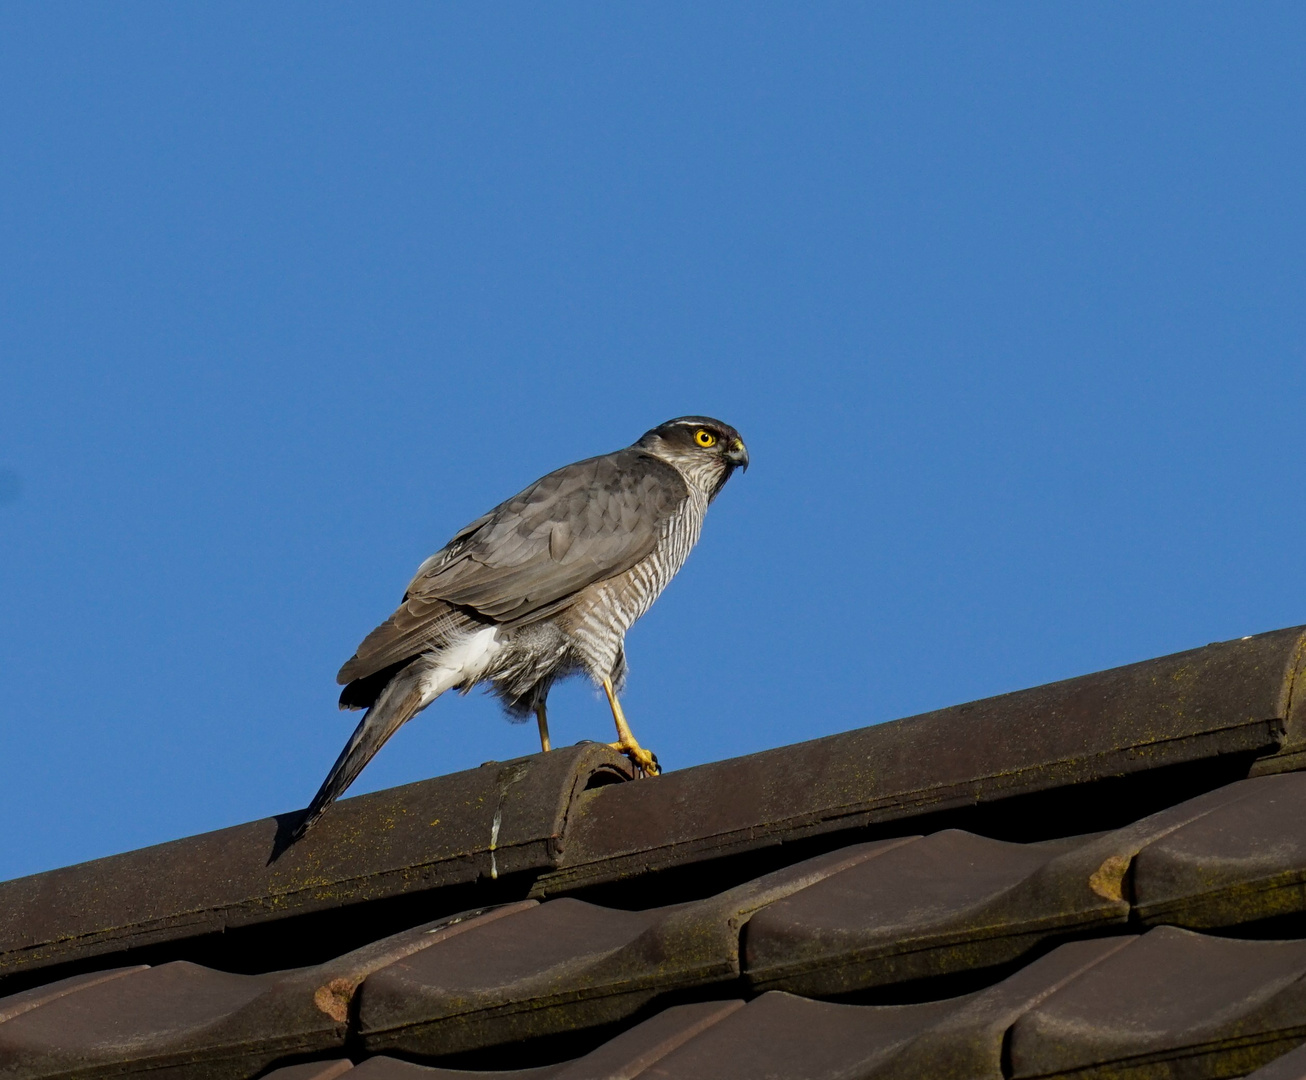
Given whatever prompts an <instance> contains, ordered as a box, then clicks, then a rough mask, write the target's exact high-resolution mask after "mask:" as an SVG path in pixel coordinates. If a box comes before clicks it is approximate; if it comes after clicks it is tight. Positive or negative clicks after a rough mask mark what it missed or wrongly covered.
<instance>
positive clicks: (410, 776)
mask: <svg viewBox="0 0 1306 1080" xmlns="http://www.w3.org/2000/svg"><path fill="white" fill-rule="evenodd" d="M1304 37H1306V9H1302V8H1301V7H1300V6H1299V5H1290V4H1280V5H1274V4H1265V5H1257V6H1256V7H1254V8H1248V7H1245V6H1238V5H1215V4H1191V3H1185V4H1177V3H1176V4H1149V5H1134V4H1086V5H1043V4H1023V5H1022V4H1004V5H981V4H973V5H952V4H949V5H943V4H939V5H934V6H928V5H919V4H913V5H871V4H864V5H834V4H831V5H823V6H818V5H797V4H794V5H767V4H761V5H759V4H755V3H749V4H737V5H726V4H719V3H707V4H701V3H700V4H660V5H642V6H638V5H606V4H588V5H582V4H562V5H549V6H545V7H541V6H539V5H524V4H498V5H494V6H493V8H492V9H487V8H485V7H483V6H477V5H461V6H452V5H448V6H436V5H425V4H407V5H406V4H388V5H383V6H378V5H372V6H368V7H360V6H357V5H330V4H326V5H324V4H312V5H308V4H298V5H296V4H281V5H275V6H272V5H262V4H247V5H241V4H235V3H231V4H223V5H219V6H217V7H202V6H199V5H180V6H179V5H164V4H118V5H97V6H86V5H71V4H56V3H39V4H37V3H31V4H26V5H22V4H11V5H7V6H6V7H5V8H4V9H3V10H0V101H2V104H0V145H2V146H3V153H2V154H0V388H2V389H3V397H2V399H0V401H2V408H3V412H2V413H0V417H2V418H3V419H2V420H0V596H2V597H3V603H2V605H0V676H2V677H3V682H4V693H3V695H2V696H0V738H2V739H3V746H4V757H5V762H6V781H5V783H4V785H3V786H0V821H2V822H3V824H4V829H3V832H4V835H5V841H4V843H3V845H0V877H9V876H14V875H18V874H24V873H30V872H34V871H38V870H42V869H45V868H48V867H52V866H58V865H63V864H66V863H69V862H73V861H77V860H81V859H86V858H93V857H96V856H100V855H104V854H108V853H111V852H114V851H120V850H125V849H128V848H132V847H137V846H140V845H143V844H149V843H154V842H158V841H162V840H167V839H170V838H173V837H178V836H183V835H187V834H190V833H194V832H198V831H202V830H207V829H213V828H218V827H221V826H225V825H229V824H233V823H236V822H240V821H246V820H250V819H253V818H258V817H263V816H266V815H269V814H273V813H277V812H281V811H284V810H289V809H292V808H295V807H299V806H303V805H304V804H305V803H306V802H307V801H308V798H309V797H310V796H311V795H312V793H313V791H314V790H315V789H316V787H317V785H318V783H319V781H320V780H321V779H322V776H323V775H324V773H325V771H326V769H327V768H328V766H329V765H330V764H331V762H332V761H333V760H334V758H335V756H336V754H337V752H338V751H339V749H340V746H341V745H342V744H343V742H344V740H345V738H346V737H347V735H348V733H349V731H350V730H352V727H353V724H354V723H355V721H356V719H357V715H356V714H352V713H338V712H337V711H336V709H335V696H336V687H335V684H334V676H335V672H336V669H337V667H338V666H339V665H340V663H341V662H342V661H344V660H345V659H346V658H347V657H348V656H349V655H350V654H351V652H352V651H353V649H354V646H355V645H356V643H357V642H358V640H359V639H360V638H361V637H362V636H363V635H364V634H365V633H366V632H367V631H368V630H370V629H371V628H372V626H373V625H374V624H375V623H377V622H378V621H380V620H381V619H382V618H384V617H385V616H386V615H387V614H388V613H389V612H390V611H391V609H392V607H393V605H394V604H395V602H396V601H397V600H398V598H399V595H400V593H401V592H402V590H403V587H404V585H405V584H406V582H407V580H408V578H409V576H410V574H411V573H412V571H413V570H414V569H415V567H416V566H417V564H418V563H419V562H420V561H421V560H422V559H423V558H424V557H425V556H426V555H428V554H429V553H430V552H432V551H433V550H435V549H436V548H437V547H438V546H440V545H441V544H442V543H443V542H444V541H445V540H446V539H447V538H448V537H449V536H450V535H451V534H452V533H453V532H454V531H455V530H457V529H458V528H459V527H460V526H462V525H463V524H464V523H466V522H467V521H469V520H470V519H472V518H473V517H475V516H477V515H479V514H480V513H482V512H483V511H484V510H486V509H488V508H489V507H490V506H492V505H493V504H495V503H497V502H498V501H500V500H501V499H503V498H505V497H506V496H508V495H510V494H512V493H513V492H515V491H517V490H518V489H520V488H521V487H523V486H525V485H526V484H527V483H528V482H530V481H531V480H533V479H535V478H536V477H537V476H539V475H541V474H543V473H545V472H548V471H550V470H551V469H553V468H555V467H557V466H559V465H561V464H563V463H565V462H567V461H570V460H574V459H577V458H580V457H586V456H589V455H591V454H595V453H601V452H604V451H607V450H611V449H615V448H617V447H619V446H623V445H625V444H627V443H630V442H632V441H633V440H634V439H635V438H637V437H638V436H639V435H640V433H641V432H643V431H644V430H645V429H647V428H649V427H651V426H653V425H654V424H656V423H658V422H659V421H661V420H664V419H667V418H669V417H671V416H676V415H680V414H683V413H698V412H703V413H710V414H714V415H718V416H720V417H722V418H723V419H725V420H727V421H729V422H730V423H733V424H734V425H736V426H737V427H738V428H739V429H740V430H741V431H742V432H743V434H744V436H745V438H746V439H747V441H748V444H749V448H750V451H751V453H752V459H753V467H752V468H751V469H750V470H749V472H748V473H747V475H745V476H742V477H738V478H736V479H735V480H734V481H732V482H731V484H730V486H729V487H728V488H727V490H726V491H725V492H724V494H723V495H722V497H721V498H720V499H719V500H718V502H717V503H716V504H715V506H714V507H713V510H712V512H711V514H710V515H709V518H708V522H707V527H706V529H705V532H704V538H703V541H702V543H701V544H700V546H699V548H698V550H696V551H695V553H694V555H693V557H692V558H691V560H690V562H689V564H688V566H687V567H686V568H685V570H684V571H683V572H682V573H681V575H680V577H679V578H678V579H677V580H676V581H675V583H674V584H673V585H672V586H671V588H670V589H669V590H668V592H667V593H666V594H665V595H664V596H663V598H662V599H661V600H660V601H659V603H658V605H657V606H656V607H655V608H654V610H653V611H652V612H651V613H650V614H649V615H648V616H647V617H646V618H645V619H644V620H643V621H642V622H641V623H640V624H638V625H637V626H636V628H635V629H634V630H633V632H632V634H631V636H630V638H629V640H628V650H629V655H630V660H631V664H632V669H633V670H632V676H631V680H630V684H629V690H628V694H627V698H626V701H627V712H628V714H629V716H630V718H631V722H632V725H633V726H634V729H635V731H636V733H637V735H638V736H639V737H640V738H641V740H642V741H643V742H644V743H645V744H646V745H648V746H650V747H651V748H653V749H654V750H656V751H657V752H658V754H659V755H660V757H661V759H662V761H663V763H664V765H666V766H667V767H670V768H676V767H683V766H687V765H691V764H695V763H698V762H702V761H707V760H713V759H717V758H721V757H727V756H732V755H736V754H744V753H748V752H751V751H754V750H759V749H762V748H765V747H770V746H776V745H781V744H784V743H790V742H795V741H798V740H801V739H807V738H811V737H815V736H818V735H823V734H828V733H831V732H836V731H841V730H845V729H848V728H852V727H858V726H862V725H865V724H870V723H875V722H878V721H882V720H887V719H890V718H893V717H897V716H903V715H908V714H911V713H914V712H920V711H924V710H927V709H931V708H934V707H938V706H942V705H947V704H951V703H955V702H959V701H966V700H970V699H973V698H977V697H982V696H985V695H989V694H994V693H999V692H1003V691H1006V690H1012V689H1017V688H1020V687H1024V686H1030V685H1034V684H1038V683H1042V682H1047V681H1050V680H1054V679H1059V678H1064V677H1067V676H1071V675H1076V674H1081V673H1084V672H1088V671H1093V670H1097V669H1100V668H1104V667H1108V666H1112V665H1115V664H1120V663H1127V662H1129V661H1133V660H1139V659H1144V658H1147V657H1151V656H1155V655H1159V654H1163V653H1167V652H1172V651H1176V650H1179V649H1184V648H1189V647H1193V646H1197V645H1202V644H1204V643H1206V642H1208V641H1212V640H1222V639H1227V638H1231V637H1238V636H1241V635H1244V634H1250V633H1255V632H1258V631H1262V630H1269V629H1273V628H1276V627H1281V626H1288V625H1293V624H1297V623H1302V622H1306V579H1304V578H1303V572H1302V565H1303V564H1302V558H1301V554H1300V551H1301V537H1302V535H1303V533H1304V532H1306V529H1304V526H1306V511H1304V509H1303V506H1304V504H1303V500H1302V498H1301V494H1300V491H1301V482H1300V460H1299V459H1300V453H1299V449H1298V441H1299V438H1300V432H1301V416H1302V401H1303V391H1304V390H1306V375H1304V374H1303V331H1304V330H1306V310H1304V307H1303V300H1304V298H1306V281H1304V280H1303V279H1304V274H1303V270H1304V268H1306V235H1304V233H1306V229H1304V227H1303V226H1304V220H1306V219H1304V218H1303V183H1302V177H1303V175H1304V174H1306V155H1304V154H1303V142H1304V140H1306V129H1304V128H1303V126H1302V123H1301V117H1302V115H1303V110H1304V107H1306V100H1303V99H1304V97H1306V95H1304V91H1306V67H1303V65H1302V63H1301V49H1302V43H1303V39H1304ZM551 705H552V709H551V715H552V723H553V728H554V735H555V742H557V743H569V742H574V741H576V740H578V739H582V738H595V739H599V738H601V739H605V740H606V739H608V738H610V737H611V735H610V733H609V729H610V720H609V718H608V715H607V712H606V707H605V705H604V703H603V702H602V699H601V697H598V696H596V695H595V693H594V691H593V690H592V689H591V688H590V687H588V686H586V685H582V684H572V685H568V686H566V687H563V688H561V689H559V690H557V691H555V693H554V695H553V698H552V699H551ZM961 737H964V733H959V738H961ZM535 745H536V744H535V734H534V731H533V725H527V726H521V727H517V726H513V725H510V724H508V723H506V722H505V721H504V720H503V719H501V717H500V714H499V712H498V709H497V707H496V706H495V704H494V702H493V701H492V700H491V699H488V698H486V697H483V696H481V695H479V694H475V695H473V696H471V697H469V698H465V699H460V698H446V699H442V700H441V701H439V702H438V703H437V704H436V705H435V706H433V707H432V708H431V709H429V710H428V711H427V712H426V713H424V714H422V715H421V716H420V717H419V718H418V719H417V720H416V721H415V722H414V723H412V724H410V725H408V727H407V728H405V729H404V730H403V731H401V732H400V734H399V735H398V736H396V738H395V739H394V740H393V741H392V743H391V744H390V745H389V746H387V747H386V749H385V750H384V751H383V752H382V753H381V755H380V756H379V757H378V758H377V759H376V760H375V761H374V762H373V763H372V765H371V766H370V767H369V768H368V769H367V770H366V772H365V773H364V774H363V776H362V777H361V779H360V781H359V782H358V784H356V785H355V788H354V789H353V790H354V792H360V791H366V790H373V789H376V788H380V787H388V786H391V785H394V784H399V783H405V782H408V781H412V780H416V779H420V778H423V777H426V776H430V775H434V774H437V773H443V772H448V771H452V770H455V769H462V768H467V767H471V766H475V765H477V764H479V763H480V762H482V761H485V760H488V759H504V758H509V757H513V756H518V755H521V754H525V753H530V752H532V750H533V749H534V748H535Z"/></svg>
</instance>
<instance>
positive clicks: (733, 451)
mask: <svg viewBox="0 0 1306 1080" xmlns="http://www.w3.org/2000/svg"><path fill="white" fill-rule="evenodd" d="M726 460H727V461H728V462H730V464H731V465H737V466H738V467H739V468H741V469H743V470H744V472H748V447H746V446H745V445H744V440H743V439H741V438H739V437H738V436H736V437H735V439H734V441H733V442H731V444H730V449H728V450H727V451H726Z"/></svg>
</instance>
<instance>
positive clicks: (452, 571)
mask: <svg viewBox="0 0 1306 1080" xmlns="http://www.w3.org/2000/svg"><path fill="white" fill-rule="evenodd" d="M688 496H689V490H688V488H687V487H686V486H685V481H684V480H683V479H682V478H681V476H680V474H679V473H678V472H677V471H676V470H675V469H674V468H673V467H672V466H670V465H668V464H667V463H666V462H664V461H661V460H659V459H658V458H655V457H652V456H651V455H649V454H645V453H643V452H642V451H639V450H635V449H627V450H619V451H617V452H616V453H615V454H605V455H604V456H602V457H597V458H590V459H589V460H587V461H578V462H576V463H575V464H574V465H568V466H566V467H565V468H562V469H559V470H558V471H557V472H552V473H550V474H549V475H548V476H545V477H543V478H541V479H540V480H537V481H536V482H535V483H534V484H532V485H531V486H530V487H528V488H527V489H526V490H525V491H523V492H521V493H520V494H518V495H515V496H514V497H513V498H511V499H509V500H508V501H507V502H505V503H502V504H500V505H499V506H497V507H495V509H493V510H491V511H490V512H489V513H488V514H486V515H485V516H484V517H482V518H479V519H477V520H476V521H474V522H472V523H471V524H470V525H468V526H467V527H466V528H465V529H463V530H461V531H460V532H459V533H458V534H457V535H456V536H455V537H454V538H453V539H452V540H451V541H450V542H449V543H448V544H447V545H446V546H445V547H444V548H443V549H441V550H440V551H439V552H437V553H436V554H435V555H432V556H431V558H429V559H427V560H426V562H424V563H423V564H422V566H421V567H420V568H419V569H418V571H417V575H416V576H415V577H414V578H413V580H412V582H411V583H410V584H409V586H408V591H407V592H406V593H405V594H404V600H403V603H402V604H401V605H400V607H399V610H397V611H396V612H395V613H394V615H392V616H391V617H390V618H389V619H387V620H386V621H385V622H384V623H382V624H381V625H380V626H378V627H377V628H376V629H375V630H373V631H372V633H371V634H369V635H368V636H367V638H366V639H365V640H364V641H363V643H362V644H361V645H360V646H359V648H358V653H357V654H356V655H355V656H354V657H353V658H352V659H351V660H350V661H349V662H348V663H347V664H345V666H344V667H343V668H341V670H340V675H339V676H338V679H339V681H340V682H342V683H345V682H349V681H351V680H353V679H359V678H363V677H365V676H367V675H369V674H371V673H373V672H376V671H379V670H381V669H382V668H385V667H387V666H389V665H390V664H394V663H397V662H399V661H401V660H404V659H406V658H407V657H409V656H412V655H414V654H415V653H416V652H419V651H421V649H422V647H424V646H427V647H429V645H428V643H430V642H432V641H434V640H438V638H440V637H443V636H445V635H446V634H447V633H448V632H449V631H450V630H455V629H456V628H457V627H456V624H457V623H459V622H463V623H466V624H472V623H473V621H474V620H477V619H478V618H479V619H480V620H483V621H484V622H487V623H507V622H524V621H529V620H530V619H531V618H532V617H541V616H542V615H543V614H546V613H548V612H551V611H556V610H557V608H558V606H559V604H560V603H563V602H565V601H566V600H567V599H568V598H570V597H571V596H573V595H574V594H575V593H577V592H579V591H580V590H581V589H583V588H584V587H585V586H586V585H590V584H593V583H594V582H596V581H602V580H604V579H606V578H610V577H615V576H616V575H617V574H620V573H622V572H624V571H626V570H628V569H630V567H632V566H634V565H635V563H637V562H639V560H640V559H642V558H644V557H645V556H646V555H648V554H649V553H650V552H651V551H652V550H653V548H654V546H655V545H656V544H657V541H658V538H659V536H660V535H661V532H662V528H663V526H664V524H665V522H666V520H667V518H669V517H670V516H671V515H672V514H673V513H675V511H676V509H677V508H678V507H679V506H681V505H682V504H683V503H684V501H685V500H686V499H687V498H688Z"/></svg>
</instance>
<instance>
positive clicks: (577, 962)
mask: <svg viewBox="0 0 1306 1080" xmlns="http://www.w3.org/2000/svg"><path fill="white" fill-rule="evenodd" d="M904 842H905V841H902V840H888V841H879V842H875V843H869V844H858V845H854V846H852V847H849V848H842V849H840V850H838V851H835V852H831V853H829V854H827V855H823V856H820V857H818V858H814V859H809V860H807V861H805V862H803V863H799V864H797V865H796V866H792V867H786V868H785V869H783V870H780V871H776V872H774V873H772V874H767V875H764V876H763V877H760V878H758V879H756V880H754V881H750V882H747V883H745V884H744V885H741V886H738V887H737V888H734V889H729V890H726V891H725V892H723V893H721V894H719V895H717V896H714V897H710V898H708V899H706V900H700V901H696V902H693V903H689V904H679V905H673V906H670V907H664V908H653V909H650V910H647V911H624V910H620V909H614V908H604V907H599V906H598V905H595V904H589V903H585V902H583V901H580V900H574V899H571V898H568V897H563V898H560V899H557V900H550V901H548V902H547V903H544V904H541V905H540V906H538V907H536V908H532V909H530V910H523V911H521V912H520V913H519V914H516V915H514V916H513V917H512V918H509V919H504V920H502V921H500V922H497V923H495V924H494V925H493V926H487V927H486V928H485V929H483V930H477V931H475V932H469V933H467V934H464V935H463V936H461V937H459V938H458V939H457V940H455V941H452V942H449V943H447V944H444V945H442V946H440V947H439V948H432V949H426V950H424V951H422V952H420V953H417V954H414V955H413V956H411V957H409V958H407V959H405V960H402V961H400V962H398V963H395V964H393V965H391V966H389V967H386V968H384V969H383V970H380V971H378V972H377V973H376V974H375V975H372V976H371V977H369V978H368V979H367V980H366V982H365V983H364V985H363V990H362V994H361V999H360V1006H359V1020H360V1030H361V1033H362V1038H363V1043H364V1045H365V1046H366V1047H367V1048H368V1049H369V1050H371V1051H374V1052H375V1051H390V1050H403V1051H405V1052H408V1053H427V1054H450V1053H456V1052H461V1051H466V1050H472V1049H476V1048H479V1047H483V1046H488V1045H493V1044H495V1043H502V1042H508V1041H512V1040H515V1039H524V1038H531V1037H537V1036H541V1035H547V1034H553V1033H556V1032H561V1031H574V1030H577V1029H580V1028H584V1027H591V1026H595V1025H598V1024H603V1023H609V1022H612V1021H615V1020H618V1019H621V1018H623V1017H626V1016H629V1015H631V1014H632V1013H634V1012H635V1011H636V1010H637V1009H639V1008H640V1007H641V1006H643V1005H644V1004H646V1003H647V1002H649V1001H650V1000H652V999H653V998H655V997H657V996H659V995H661V994H665V993H669V992H671V991H674V990H684V989H688V988H690V987H695V986H702V985H705V984H708V983H713V982H720V981H723V980H729V979H733V978H735V977H736V976H738V974H739V939H740V933H739V929H740V926H741V925H742V924H743V922H744V921H745V920H746V919H747V918H748V917H749V916H751V915H752V913H753V912H755V911H756V910H757V909H758V908H760V907H763V906H764V905H766V904H768V903H772V902H774V901H775V900H777V899H781V898H783V897H785V896H788V895H790V894H791V893H793V892H795V891H797V890H799V889H802V888H806V887H808V886H810V885H812V884H814V883H816V882H818V881H820V880H822V879H823V878H825V877H826V876H828V875H830V874H834V873H838V872H839V871H841V870H844V869H846V868H847V867H849V866H853V865H856V864H857V863H859V862H861V861H863V860H866V859H872V858H874V857H875V856H877V855H879V854H880V853H881V852H883V851H885V850H888V849H890V848H893V847H895V846H898V845H899V844H901V843H904Z"/></svg>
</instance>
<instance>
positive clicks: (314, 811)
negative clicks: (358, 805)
mask: <svg viewBox="0 0 1306 1080" xmlns="http://www.w3.org/2000/svg"><path fill="white" fill-rule="evenodd" d="M433 666H434V665H433V664H432V663H430V662H423V661H421V660H418V661H416V662H414V663H412V664H409V665H408V666H407V667H405V668H404V669H403V670H402V671H400V672H399V673H398V674H397V675H396V676H395V677H394V678H393V679H391V680H390V682H389V684H388V685H387V686H386V688H385V689H384V690H382V691H381V694H380V696H379V697H378V698H377V699H376V703H375V704H374V705H373V706H372V707H371V708H370V709H368V710H367V712H366V713H364V714H363V719H362V720H361V721H360V722H359V724H358V727H356V728H355V729H354V733H353V735H351V736H350V737H349V741H348V742H347V743H345V748H344V749H343V750H342V751H340V756H339V757H338V758H336V763H335V764H334V765H332V766H331V771H330V772H329V773H327V778H326V779H325V780H324V781H322V786H321V787H320V788H319V789H318V792H317V794H316V795H314V796H313V801H312V802H311V803H309V804H308V811H307V812H306V813H305V815H304V819H303V820H302V821H301V822H300V823H299V825H298V826H297V827H296V828H295V832H294V835H293V836H292V837H291V839H292V841H294V840H298V839H299V838H300V837H301V836H303V835H304V833H306V832H307V831H308V829H309V827H310V826H311V825H312V824H313V823H314V822H315V821H317V819H318V818H320V817H321V816H322V814H323V813H324V812H325V810H326V808H327V807H328V806H330V805H331V804H332V803H333V802H335V800H336V799H337V798H339V797H340V796H341V795H342V794H343V793H344V791H345V789H346V788H347V787H349V785H350V784H352V783H353V782H354V779H355V778H356V777H357V776H358V774H359V773H360V772H362V771H363V767H364V766H365V765H366V764H367V763H368V762H369V761H371V760H372V758H373V757H374V756H375V755H376V752H377V751H378V750H380V749H381V747H382V746H384V745H385V743H386V740H387V739H389V738H390V736H391V735H393V734H394V733H395V732H396V731H398V730H399V729H400V728H401V727H402V726H403V725H404V724H405V723H407V722H408V721H409V720H411V719H412V718H413V717H414V716H416V715H417V714H418V713H419V712H421V711H422V709H424V708H425V707H426V706H427V705H429V704H430V703H431V701H433V700H434V697H436V696H439V695H438V694H436V695H434V696H429V697H428V694H429V693H430V690H429V688H428V687H427V685H426V683H427V679H426V676H427V675H429V674H430V671H431V669H432V667H433Z"/></svg>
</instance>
